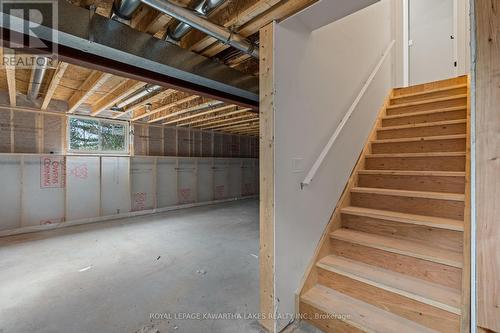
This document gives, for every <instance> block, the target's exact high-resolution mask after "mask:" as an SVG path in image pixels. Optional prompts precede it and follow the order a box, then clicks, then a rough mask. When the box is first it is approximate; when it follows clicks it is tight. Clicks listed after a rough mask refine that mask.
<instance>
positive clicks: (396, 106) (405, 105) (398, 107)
mask: <svg viewBox="0 0 500 333" xmlns="http://www.w3.org/2000/svg"><path fill="white" fill-rule="evenodd" d="M462 98H467V94H460V95H453V96H448V97H440V98H434V99H426V100H422V101H418V102H410V103H401V104H397V105H389V106H388V107H387V109H388V110H394V109H400V108H404V107H409V106H416V105H423V104H432V103H436V102H444V101H450V100H454V99H462Z"/></svg>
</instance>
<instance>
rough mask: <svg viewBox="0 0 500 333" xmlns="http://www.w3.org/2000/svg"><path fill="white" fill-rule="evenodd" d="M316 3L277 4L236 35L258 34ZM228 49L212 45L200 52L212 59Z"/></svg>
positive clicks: (304, 0)
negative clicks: (266, 26) (262, 29)
mask: <svg viewBox="0 0 500 333" xmlns="http://www.w3.org/2000/svg"><path fill="white" fill-rule="evenodd" d="M316 1H318V0H288V1H281V2H278V3H277V4H276V5H275V6H273V7H272V8H270V9H269V10H268V11H266V12H265V13H263V14H261V15H259V16H258V17H256V18H255V19H253V20H251V21H250V22H247V23H246V24H245V25H243V26H242V27H241V28H240V29H239V30H238V33H239V34H240V35H241V36H243V37H248V36H251V35H253V34H255V33H256V32H258V31H259V29H260V28H261V27H263V26H265V25H266V24H269V23H271V22H272V21H274V20H280V19H284V18H286V17H288V16H290V15H293V14H294V13H296V12H298V11H300V10H302V9H304V8H306V7H307V6H309V5H311V4H313V3H315V2H316ZM228 47H229V45H226V44H222V43H214V44H213V45H211V46H210V47H208V48H206V49H205V50H204V51H203V52H202V54H203V55H204V56H207V57H213V56H215V55H216V54H218V53H220V52H222V51H224V50H225V49H227V48H228Z"/></svg>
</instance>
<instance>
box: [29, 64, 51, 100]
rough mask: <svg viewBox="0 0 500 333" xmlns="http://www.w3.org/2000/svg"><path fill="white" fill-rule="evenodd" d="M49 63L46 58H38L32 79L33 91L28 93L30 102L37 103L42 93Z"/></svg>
mask: <svg viewBox="0 0 500 333" xmlns="http://www.w3.org/2000/svg"><path fill="white" fill-rule="evenodd" d="M47 61H48V60H47V58H45V57H36V66H35V69H34V71H33V75H32V77H31V89H30V91H28V99H29V100H30V101H36V99H37V97H38V94H39V93H40V88H41V87H42V82H43V78H44V77H45V73H46V72H47Z"/></svg>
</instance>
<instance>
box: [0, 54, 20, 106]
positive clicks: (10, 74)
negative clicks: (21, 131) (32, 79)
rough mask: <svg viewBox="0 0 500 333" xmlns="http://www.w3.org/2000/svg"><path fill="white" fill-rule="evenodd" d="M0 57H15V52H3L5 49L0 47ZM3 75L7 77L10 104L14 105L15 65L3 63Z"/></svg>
mask: <svg viewBox="0 0 500 333" xmlns="http://www.w3.org/2000/svg"><path fill="white" fill-rule="evenodd" d="M0 50H1V55H0V56H1V59H2V60H3V59H4V58H7V57H9V58H10V57H15V56H16V55H15V54H10V53H5V49H4V48H3V47H0ZM4 67H5V77H6V79H7V89H8V91H9V102H10V106H16V67H15V66H8V65H5V66H4Z"/></svg>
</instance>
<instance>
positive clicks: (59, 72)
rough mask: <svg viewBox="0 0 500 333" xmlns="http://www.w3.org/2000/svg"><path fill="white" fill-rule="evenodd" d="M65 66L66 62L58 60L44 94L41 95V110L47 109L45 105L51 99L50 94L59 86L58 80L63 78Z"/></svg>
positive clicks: (66, 66) (66, 65)
mask: <svg viewBox="0 0 500 333" xmlns="http://www.w3.org/2000/svg"><path fill="white" fill-rule="evenodd" d="M67 68H68V63H66V62H62V61H60V62H59V63H58V64H57V67H56V69H55V72H54V75H53V76H52V79H51V80H50V83H49V86H48V88H47V91H46V92H45V96H44V97H43V101H42V106H41V107H40V108H41V109H42V110H47V107H48V106H49V103H50V101H51V100H52V96H54V93H55V92H56V89H57V87H58V86H59V82H61V79H62V78H63V76H64V73H65V72H66V69H67Z"/></svg>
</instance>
